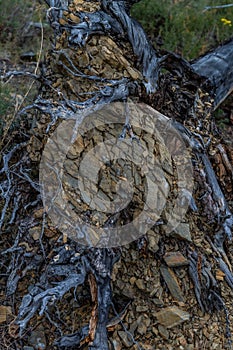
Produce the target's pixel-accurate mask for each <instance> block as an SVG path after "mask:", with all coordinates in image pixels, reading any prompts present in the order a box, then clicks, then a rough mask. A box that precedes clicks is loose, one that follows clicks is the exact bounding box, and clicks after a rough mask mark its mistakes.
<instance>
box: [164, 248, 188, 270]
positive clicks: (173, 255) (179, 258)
mask: <svg viewBox="0 0 233 350" xmlns="http://www.w3.org/2000/svg"><path fill="white" fill-rule="evenodd" d="M163 258H164V261H165V262H166V264H167V265H168V266H169V267H177V266H183V265H188V264H189V261H188V260H187V259H186V258H185V257H184V255H183V254H181V252H179V251H177V252H167V253H166V254H165V255H164V257H163Z"/></svg>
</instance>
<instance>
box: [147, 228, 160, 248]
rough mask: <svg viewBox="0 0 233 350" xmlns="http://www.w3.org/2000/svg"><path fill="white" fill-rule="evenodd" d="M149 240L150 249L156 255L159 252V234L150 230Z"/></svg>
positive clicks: (148, 233)
mask: <svg viewBox="0 0 233 350" xmlns="http://www.w3.org/2000/svg"><path fill="white" fill-rule="evenodd" d="M147 239H148V249H149V250H150V251H151V252H152V253H156V252H157V251H158V250H159V246H158V243H159V239H160V236H159V234H158V233H156V232H154V231H152V230H149V231H148V232H147Z"/></svg>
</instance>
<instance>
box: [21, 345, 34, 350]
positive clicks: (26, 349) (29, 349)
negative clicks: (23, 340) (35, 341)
mask: <svg viewBox="0 0 233 350" xmlns="http://www.w3.org/2000/svg"><path fill="white" fill-rule="evenodd" d="M23 350H34V348H33V347H32V346H24V347H23Z"/></svg>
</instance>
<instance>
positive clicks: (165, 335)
mask: <svg viewBox="0 0 233 350" xmlns="http://www.w3.org/2000/svg"><path fill="white" fill-rule="evenodd" d="M158 330H159V334H160V335H161V336H162V338H163V339H165V340H168V339H169V332H168V330H167V328H165V327H164V326H162V325H161V324H159V326H158Z"/></svg>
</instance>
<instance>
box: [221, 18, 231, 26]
mask: <svg viewBox="0 0 233 350" xmlns="http://www.w3.org/2000/svg"><path fill="white" fill-rule="evenodd" d="M221 21H222V23H223V24H224V26H225V25H228V26H230V27H231V25H232V24H231V21H230V20H229V19H226V18H221Z"/></svg>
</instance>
